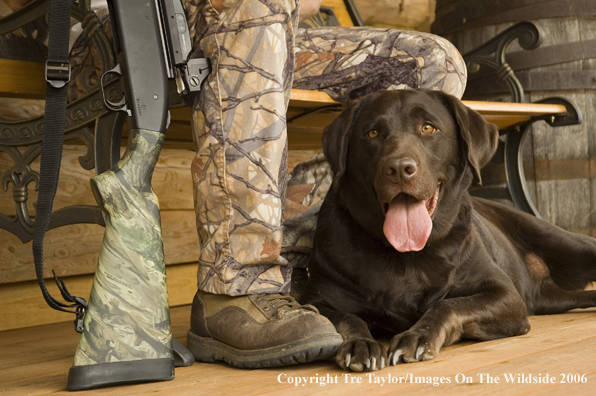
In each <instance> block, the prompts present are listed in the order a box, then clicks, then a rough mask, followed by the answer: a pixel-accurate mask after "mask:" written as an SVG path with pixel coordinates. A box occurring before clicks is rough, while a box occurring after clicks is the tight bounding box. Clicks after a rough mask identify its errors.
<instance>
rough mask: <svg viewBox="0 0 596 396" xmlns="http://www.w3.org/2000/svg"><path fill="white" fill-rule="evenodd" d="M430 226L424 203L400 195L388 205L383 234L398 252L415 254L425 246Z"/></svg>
mask: <svg viewBox="0 0 596 396" xmlns="http://www.w3.org/2000/svg"><path fill="white" fill-rule="evenodd" d="M432 226H433V223H432V220H431V218H430V216H429V215H428V211H427V209H426V201H419V200H417V199H416V198H414V197H412V196H410V195H406V194H400V195H398V196H397V197H396V198H395V199H394V200H393V201H391V203H390V204H389V210H388V211H387V214H386V215H385V224H384V225H383V232H384V233H385V237H386V238H387V240H388V241H389V243H390V244H391V245H393V247H394V248H395V249H397V250H398V251H400V252H411V251H415V252H417V251H419V250H422V248H423V247H424V245H425V244H426V241H427V240H428V237H429V236H430V232H431V231H432Z"/></svg>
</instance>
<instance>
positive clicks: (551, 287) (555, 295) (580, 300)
mask: <svg viewBox="0 0 596 396" xmlns="http://www.w3.org/2000/svg"><path fill="white" fill-rule="evenodd" d="M590 307H596V291H595V290H565V289H562V288H560V287H559V286H557V285H556V284H555V283H554V282H553V281H552V280H551V279H547V280H545V281H544V282H543V283H542V285H541V287H540V291H539V295H538V296H537V298H536V299H535V300H534V301H533V306H532V307H528V310H529V312H528V313H529V314H536V315H549V314H558V313H563V312H567V311H569V310H571V309H575V308H590Z"/></svg>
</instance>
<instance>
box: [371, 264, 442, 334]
mask: <svg viewBox="0 0 596 396" xmlns="http://www.w3.org/2000/svg"><path fill="white" fill-rule="evenodd" d="M387 272H389V271H387ZM391 272H393V273H385V274H384V276H383V277H381V278H378V279H377V282H375V283H376V285H373V286H372V287H370V290H369V291H368V293H366V294H367V299H366V305H367V307H366V308H365V309H364V310H363V312H365V311H368V312H369V313H373V315H374V316H375V317H377V319H378V320H379V321H383V322H384V321H386V319H387V318H400V321H401V320H403V321H404V323H403V325H404V326H406V325H408V324H409V325H411V324H412V323H413V322H415V321H417V320H418V319H419V318H420V317H421V316H422V315H423V314H424V312H426V311H427V310H428V309H429V308H430V307H431V306H432V305H434V304H436V303H437V302H439V301H441V300H443V299H444V298H445V296H446V295H447V293H448V291H449V284H450V276H449V274H448V273H447V274H440V273H439V274H433V275H435V276H429V275H428V274H426V273H424V272H422V271H420V270H419V269H415V268H411V267H410V268H405V269H403V270H401V271H391ZM375 321H377V320H375ZM410 322H412V323H410Z"/></svg>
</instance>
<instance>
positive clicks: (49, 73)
mask: <svg viewBox="0 0 596 396" xmlns="http://www.w3.org/2000/svg"><path fill="white" fill-rule="evenodd" d="M70 72H71V68H70V63H68V62H66V63H65V62H52V61H47V62H46V81H47V82H48V83H49V84H50V85H51V86H52V87H54V88H62V87H63V86H65V85H66V84H68V83H69V82H70Z"/></svg>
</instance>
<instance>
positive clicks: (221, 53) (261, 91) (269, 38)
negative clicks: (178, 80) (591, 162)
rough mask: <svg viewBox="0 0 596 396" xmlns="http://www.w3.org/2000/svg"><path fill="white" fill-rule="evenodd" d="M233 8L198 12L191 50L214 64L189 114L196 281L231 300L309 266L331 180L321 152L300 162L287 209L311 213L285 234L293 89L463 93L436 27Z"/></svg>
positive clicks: (247, 5)
mask: <svg viewBox="0 0 596 396" xmlns="http://www.w3.org/2000/svg"><path fill="white" fill-rule="evenodd" d="M225 6H226V7H228V10H225V11H224V12H222V13H221V14H218V13H217V12H216V11H215V10H213V8H212V7H211V5H210V3H209V2H208V1H204V0H203V1H201V0H193V1H191V4H190V8H189V26H190V28H191V34H192V36H191V37H192V39H193V40H194V49H195V52H194V53H193V56H195V57H200V56H206V57H208V58H210V60H211V62H212V74H211V75H210V77H209V79H208V83H207V84H206V85H205V86H204V91H202V92H201V95H200V97H199V98H198V100H197V101H196V103H195V106H194V107H193V110H192V111H193V113H192V114H193V116H192V118H193V133H194V137H195V144H196V149H197V156H196V158H195V160H194V161H193V164H192V174H193V180H194V183H195V190H194V191H195V209H196V214H197V227H198V231H199V239H200V242H201V252H200V258H199V271H198V286H199V289H201V290H204V291H207V292H211V293H223V294H229V295H244V294H252V293H273V292H281V293H284V292H287V291H288V288H289V284H290V275H291V268H290V266H288V262H287V260H286V259H285V258H284V257H286V258H287V259H289V260H291V261H292V262H293V263H294V264H295V265H299V266H304V265H305V263H306V261H307V258H308V252H309V249H310V247H311V246H312V231H313V230H314V224H315V222H314V219H315V218H316V213H317V208H316V206H317V205H318V204H319V203H320V202H321V201H322V199H323V198H324V196H325V194H326V192H327V190H328V188H329V185H330V180H331V179H330V178H331V174H330V170H329V168H328V164H327V162H326V161H325V159H324V156H323V155H322V154H321V153H320V154H319V155H318V156H316V157H315V158H313V159H312V160H310V161H308V162H306V163H304V164H301V165H299V166H298V167H297V168H296V169H295V171H294V172H293V173H292V178H291V180H290V181H289V184H290V186H289V188H288V191H292V193H293V194H292V195H293V196H302V197H303V198H302V199H301V200H300V202H288V204H293V206H294V209H295V208H296V207H299V209H298V210H297V211H296V210H292V211H288V212H291V214H292V215H294V214H298V213H301V212H302V211H306V212H305V213H304V214H303V215H301V217H300V218H299V219H296V220H295V221H290V222H288V221H287V220H288V219H286V224H285V225H284V230H285V231H284V232H285V235H284V237H283V240H282V239H281V238H282V232H281V231H282V228H281V225H282V218H283V208H284V206H285V207H288V205H287V204H284V193H285V184H286V183H285V181H284V180H285V175H286V172H287V170H286V169H285V166H286V150H287V147H286V129H285V118H284V117H285V111H286V108H287V103H288V96H289V90H290V86H292V85H293V87H295V88H301V89H315V90H324V91H325V92H327V93H329V94H330V95H331V96H332V97H334V98H336V99H338V100H341V101H347V100H349V99H352V98H355V97H358V96H361V95H364V94H366V93H369V92H373V91H376V90H379V89H404V88H418V87H425V88H432V89H440V90H444V91H446V92H449V93H451V94H453V95H456V96H459V97H461V95H462V94H463V91H464V88H465V81H466V78H467V75H466V68H465V64H464V62H463V60H462V58H461V56H460V54H459V52H458V51H457V50H456V49H455V48H454V47H453V46H452V45H451V44H450V43H449V42H447V41H446V40H444V39H442V38H439V37H436V36H433V35H430V34H425V33H418V32H403V31H395V30H389V29H378V28H312V29H308V30H303V29H295V23H296V21H295V18H296V9H295V8H293V4H289V3H286V2H284V1H277V0H275V1H273V0H244V1H237V0H230V1H228V2H227V3H225ZM294 33H295V35H294ZM293 60H294V61H293ZM276 66H277V67H276ZM292 80H293V81H292ZM296 192H298V194H296ZM310 207H315V208H314V209H313V210H307V209H308V208H310ZM282 245H283V257H282V256H280V252H281V250H280V249H281V248H282Z"/></svg>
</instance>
